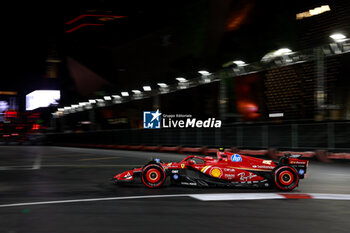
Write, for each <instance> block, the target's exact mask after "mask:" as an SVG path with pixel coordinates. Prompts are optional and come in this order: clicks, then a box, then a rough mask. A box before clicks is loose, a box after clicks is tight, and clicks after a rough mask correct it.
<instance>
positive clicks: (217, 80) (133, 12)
mask: <svg viewBox="0 0 350 233" xmlns="http://www.w3.org/2000/svg"><path fill="white" fill-rule="evenodd" d="M52 8H53V7H49V8H48V9H47V11H45V12H44V13H42V14H40V17H41V19H40V20H39V22H42V21H43V18H45V19H46V18H47V19H48V20H51V21H49V22H51V25H50V26H45V27H44V26H38V31H39V33H37V34H35V33H36V31H35V32H34V34H35V35H37V36H39V37H40V38H39V39H38V41H37V42H36V43H35V45H36V46H38V45H39V44H40V45H41V46H39V47H40V50H37V51H38V54H36V55H35V56H34V55H33V61H31V59H30V55H29V59H24V60H22V61H21V62H20V63H18V62H17V61H16V62H15V63H16V65H19V64H20V65H19V66H21V69H19V71H16V72H12V73H14V74H15V75H14V76H15V78H14V79H13V80H11V81H9V82H7V84H6V85H7V86H9V87H14V89H15V90H16V91H18V93H19V94H18V99H17V102H16V103H17V105H18V108H17V110H18V112H19V113H18V114H19V115H32V114H39V115H40V117H39V121H36V122H35V124H37V123H40V124H39V125H40V126H43V127H50V128H51V129H53V130H55V131H60V132H63V131H87V130H90V131H91V130H103V129H120V128H142V114H141V113H142V112H143V111H145V110H152V109H161V111H162V112H163V113H185V114H192V115H193V116H195V117H197V118H203V119H205V118H208V117H216V118H220V119H222V120H224V122H225V124H224V126H225V125H230V124H236V123H244V122H259V123H263V122H271V121H272V122H277V123H278V122H279V123H281V122H282V123H283V122H284V123H285V122H296V121H305V122H312V121H344V120H349V118H350V96H349V93H350V92H349V83H348V82H349V81H348V79H347V76H348V74H349V70H348V66H347V64H348V62H349V55H348V53H347V52H348V51H349V42H348V40H347V38H348V37H349V36H350V35H349V33H350V20H349V17H350V4H349V3H348V2H347V1H345V0H337V1H331V2H330V1H317V0H312V1H307V2H306V1H283V2H281V1H258V0H245V1H244V0H220V1H214V0H194V1H167V2H164V1H158V0H156V1H152V2H144V1H132V2H130V1H87V2H86V1H84V2H83V1H78V2H75V3H69V4H68V5H67V7H65V9H64V10H62V11H59V13H56V12H55V11H54V9H52ZM62 14H63V16H64V17H63V19H64V20H63V21H61V20H57V16H62ZM35 22H37V21H35ZM39 25H41V24H39ZM25 32H26V31H22V33H25ZM27 34H30V32H27ZM334 34H338V35H339V34H340V35H342V36H344V38H343V39H341V40H339V39H334V38H330V36H331V35H334ZM33 40H34V39H33ZM29 41H30V42H32V41H31V40H29ZM41 41H45V43H41ZM22 46H23V47H24V48H25V49H26V50H25V51H27V50H29V52H30V54H34V53H35V52H34V51H33V50H31V49H29V48H28V47H30V46H31V44H25V45H22ZM11 56H13V54H12V53H11ZM11 56H10V57H11ZM34 58H35V59H34ZM34 60H38V61H40V62H36V63H35V62H34ZM22 64H24V65H22ZM38 64H39V65H38ZM32 65H35V67H36V69H33V66H32ZM10 67H11V70H16V68H14V67H12V66H10ZM198 71H206V72H207V74H204V73H203V72H202V73H199V72H198ZM179 78H180V79H179ZM15 80H17V81H19V80H20V84H19V85H17V84H18V83H19V82H16V81H15ZM180 80H182V81H180ZM186 85H188V86H186ZM145 87H146V88H145ZM168 89H169V90H168ZM35 90H60V99H59V100H57V101H56V103H54V102H53V103H52V105H50V106H44V107H40V108H36V109H31V110H27V111H26V109H25V107H24V106H25V105H26V103H25V100H24V99H25V96H26V95H28V94H29V93H31V92H33V91H35ZM126 92H127V93H126ZM123 93H124V94H123ZM57 109H58V111H56V110H57ZM3 112H4V111H3ZM24 113H25V114H24ZM51 113H53V116H54V118H52V117H51ZM275 116H277V117H275ZM21 119H22V118H21ZM23 119H24V118H23Z"/></svg>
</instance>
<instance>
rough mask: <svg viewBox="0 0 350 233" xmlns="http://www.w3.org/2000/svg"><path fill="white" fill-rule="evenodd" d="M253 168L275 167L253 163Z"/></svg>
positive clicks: (270, 168)
mask: <svg viewBox="0 0 350 233" xmlns="http://www.w3.org/2000/svg"><path fill="white" fill-rule="evenodd" d="M253 168H260V169H269V170H272V169H274V168H275V167H274V166H267V165H253Z"/></svg>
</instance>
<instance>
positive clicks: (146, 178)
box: [141, 164, 166, 188]
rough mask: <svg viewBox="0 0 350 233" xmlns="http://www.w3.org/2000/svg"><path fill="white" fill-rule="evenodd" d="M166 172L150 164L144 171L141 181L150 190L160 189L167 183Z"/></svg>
mask: <svg viewBox="0 0 350 233" xmlns="http://www.w3.org/2000/svg"><path fill="white" fill-rule="evenodd" d="M165 177H166V176H165V171H164V169H163V167H161V166H159V165H157V164H149V165H147V166H145V167H144V168H143V169H142V174H141V180H142V183H143V184H144V185H145V186H146V187H148V188H158V187H160V186H162V184H163V183H164V181H165Z"/></svg>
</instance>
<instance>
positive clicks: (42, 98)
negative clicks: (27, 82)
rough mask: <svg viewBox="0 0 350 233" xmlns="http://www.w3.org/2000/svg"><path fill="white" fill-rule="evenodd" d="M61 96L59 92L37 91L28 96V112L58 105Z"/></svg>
mask: <svg viewBox="0 0 350 233" xmlns="http://www.w3.org/2000/svg"><path fill="white" fill-rule="evenodd" d="M60 97H61V94H60V91H59V90H36V91H33V92H31V93H29V94H28V95H26V110H27V111H30V110H34V109H37V108H41V107H48V106H50V105H57V104H58V101H59V100H60Z"/></svg>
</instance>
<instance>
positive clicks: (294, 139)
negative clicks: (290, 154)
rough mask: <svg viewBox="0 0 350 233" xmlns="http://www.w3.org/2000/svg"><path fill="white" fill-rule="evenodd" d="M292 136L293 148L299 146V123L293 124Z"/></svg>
mask: <svg viewBox="0 0 350 233" xmlns="http://www.w3.org/2000/svg"><path fill="white" fill-rule="evenodd" d="M291 129H292V132H291V134H292V135H291V138H292V148H293V149H295V148H298V125H297V124H292V125H291Z"/></svg>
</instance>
